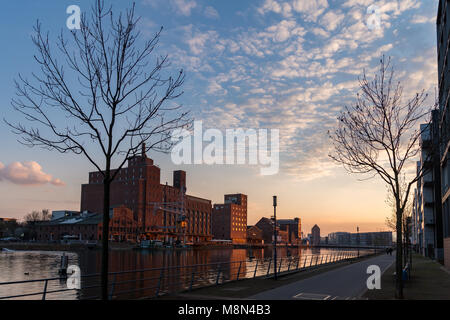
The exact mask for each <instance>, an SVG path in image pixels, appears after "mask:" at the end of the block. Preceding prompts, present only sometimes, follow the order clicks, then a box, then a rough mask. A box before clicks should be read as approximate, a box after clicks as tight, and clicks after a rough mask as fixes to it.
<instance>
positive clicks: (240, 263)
mask: <svg viewBox="0 0 450 320" xmlns="http://www.w3.org/2000/svg"><path fill="white" fill-rule="evenodd" d="M241 265H242V261H240V262H239V269H238V273H237V277H236V280H239V274H240V273H241Z"/></svg>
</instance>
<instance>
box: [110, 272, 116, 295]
mask: <svg viewBox="0 0 450 320" xmlns="http://www.w3.org/2000/svg"><path fill="white" fill-rule="evenodd" d="M116 276H117V274H115V275H114V279H113V281H112V283H111V291H110V292H109V299H108V300H112V296H113V293H114V285H115V284H116Z"/></svg>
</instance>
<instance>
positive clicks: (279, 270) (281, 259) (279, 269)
mask: <svg viewBox="0 0 450 320" xmlns="http://www.w3.org/2000/svg"><path fill="white" fill-rule="evenodd" d="M282 262H283V258H280V266H279V267H278V273H280V272H281V263H282ZM275 267H276V266H275Z"/></svg>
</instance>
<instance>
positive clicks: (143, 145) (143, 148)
mask: <svg viewBox="0 0 450 320" xmlns="http://www.w3.org/2000/svg"><path fill="white" fill-rule="evenodd" d="M142 156H143V157H145V142H144V143H142Z"/></svg>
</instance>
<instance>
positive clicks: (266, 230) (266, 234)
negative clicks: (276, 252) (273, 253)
mask: <svg viewBox="0 0 450 320" xmlns="http://www.w3.org/2000/svg"><path fill="white" fill-rule="evenodd" d="M255 226H256V227H257V228H258V229H260V230H261V231H262V236H263V240H264V243H265V244H272V243H273V220H272V219H269V218H265V217H263V218H261V219H260V220H259V221H258V222H257V223H256V224H255ZM278 230H279V227H278Z"/></svg>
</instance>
